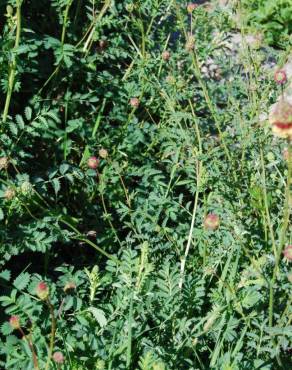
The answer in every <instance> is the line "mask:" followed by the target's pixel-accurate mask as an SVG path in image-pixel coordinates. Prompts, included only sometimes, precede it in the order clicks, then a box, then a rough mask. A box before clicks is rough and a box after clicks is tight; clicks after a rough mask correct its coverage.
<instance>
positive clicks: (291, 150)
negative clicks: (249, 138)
mask: <svg viewBox="0 0 292 370" xmlns="http://www.w3.org/2000/svg"><path fill="white" fill-rule="evenodd" d="M291 174H292V146H291V141H290V139H288V174H287V183H286V195H285V203H284V212H283V225H282V229H281V234H280V240H279V247H278V249H277V253H276V257H275V266H274V270H273V276H272V279H271V281H270V299H269V326H272V325H273V314H274V285H275V282H276V278H277V274H278V269H279V262H280V258H281V253H282V250H283V247H284V244H285V240H286V232H287V228H288V224H289V217H290V212H291V206H290V185H291Z"/></svg>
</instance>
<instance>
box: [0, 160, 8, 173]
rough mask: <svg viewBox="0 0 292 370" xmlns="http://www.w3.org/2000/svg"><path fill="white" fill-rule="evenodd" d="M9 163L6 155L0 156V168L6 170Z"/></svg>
mask: <svg viewBox="0 0 292 370" xmlns="http://www.w3.org/2000/svg"><path fill="white" fill-rule="evenodd" d="M8 164H9V159H8V157H1V158H0V170H6V169H7V167H8Z"/></svg>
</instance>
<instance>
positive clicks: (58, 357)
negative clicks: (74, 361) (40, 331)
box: [53, 351, 65, 364]
mask: <svg viewBox="0 0 292 370" xmlns="http://www.w3.org/2000/svg"><path fill="white" fill-rule="evenodd" d="M53 360H54V362H55V363H56V364H63V363H64V361H65V358H64V356H63V353H62V352H59V351H58V352H55V353H54V354H53Z"/></svg>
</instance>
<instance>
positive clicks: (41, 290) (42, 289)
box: [36, 281, 50, 301]
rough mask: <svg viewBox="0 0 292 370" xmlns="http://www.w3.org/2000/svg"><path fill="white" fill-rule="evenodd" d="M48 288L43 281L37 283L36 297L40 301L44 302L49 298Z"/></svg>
mask: <svg viewBox="0 0 292 370" xmlns="http://www.w3.org/2000/svg"><path fill="white" fill-rule="evenodd" d="M49 293H50V292H49V287H48V286H47V284H46V283H45V282H44V281H41V282H40V283H38V285H37V287H36V295H37V296H38V297H39V299H40V300H42V301H45V300H46V299H47V298H48V297H49Z"/></svg>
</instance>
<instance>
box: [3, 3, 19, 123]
mask: <svg viewBox="0 0 292 370" xmlns="http://www.w3.org/2000/svg"><path fill="white" fill-rule="evenodd" d="M20 33H21V1H20V0H18V1H17V8H16V36H15V43H14V48H13V50H12V62H11V64H10V66H9V77H8V89H7V94H6V100H5V106H4V111H3V116H2V121H3V123H5V122H6V120H7V116H8V112H9V107H10V102H11V96H12V93H13V88H14V80H15V74H16V68H17V62H16V56H15V54H14V53H15V51H16V50H17V48H18V46H19V42H20Z"/></svg>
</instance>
